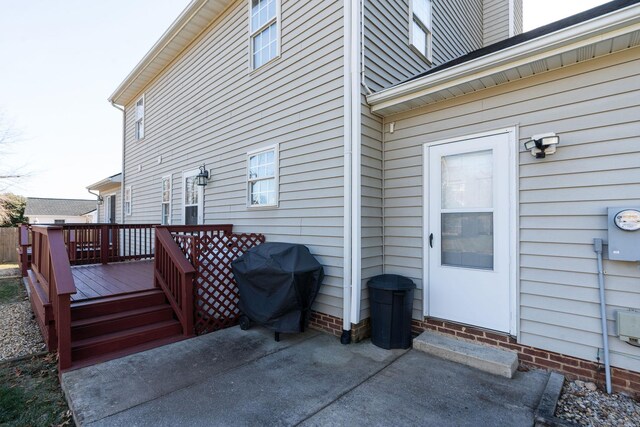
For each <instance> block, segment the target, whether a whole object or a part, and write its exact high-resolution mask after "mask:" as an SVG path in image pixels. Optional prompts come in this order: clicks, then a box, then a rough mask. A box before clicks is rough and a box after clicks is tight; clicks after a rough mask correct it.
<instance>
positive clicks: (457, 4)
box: [364, 0, 483, 92]
mask: <svg viewBox="0 0 640 427" xmlns="http://www.w3.org/2000/svg"><path fill="white" fill-rule="evenodd" d="M482 13H483V11H482V0H433V2H432V14H433V64H429V63H428V62H427V61H425V60H424V59H422V58H421V57H420V56H419V55H418V54H416V53H415V52H414V51H413V50H411V48H410V47H409V19H410V18H409V0H393V1H388V0H365V1H364V27H365V29H364V57H365V61H364V62H365V82H366V84H367V85H368V86H369V88H371V90H372V91H374V92H377V91H379V90H380V89H383V88H387V87H389V86H393V85H394V84H396V83H399V82H401V81H404V80H406V79H408V78H409V77H413V76H415V75H416V74H419V73H421V72H423V71H426V70H427V69H429V68H430V67H431V66H432V65H433V66H438V65H440V64H443V63H445V62H447V61H449V60H451V59H454V58H456V57H458V56H460V55H463V54H465V53H467V52H470V51H472V50H475V49H479V48H481V47H482V42H483V30H482V28H483V27H482V25H483V24H482Z"/></svg>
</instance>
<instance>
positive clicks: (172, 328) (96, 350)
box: [71, 321, 182, 361]
mask: <svg viewBox="0 0 640 427" xmlns="http://www.w3.org/2000/svg"><path fill="white" fill-rule="evenodd" d="M181 331H182V329H181V326H180V323H178V322H177V321H172V322H163V323H159V324H157V325H156V326H155V327H154V328H146V329H145V330H144V331H138V332H134V333H132V332H130V331H123V332H120V333H117V334H111V335H109V336H105V337H104V338H102V339H101V337H96V338H95V339H89V341H91V342H88V343H76V344H72V350H71V358H72V360H74V361H79V360H83V359H87V358H90V357H98V356H102V355H104V354H106V353H110V352H115V351H120V350H124V349H126V348H129V347H133V346H136V345H139V344H143V343H146V342H150V341H154V340H159V339H163V338H168V337H171V336H175V335H179V334H180V332H181Z"/></svg>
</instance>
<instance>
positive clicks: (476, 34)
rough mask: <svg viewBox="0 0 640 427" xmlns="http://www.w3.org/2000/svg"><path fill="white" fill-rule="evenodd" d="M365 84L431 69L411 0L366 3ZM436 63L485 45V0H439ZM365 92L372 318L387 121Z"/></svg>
mask: <svg viewBox="0 0 640 427" xmlns="http://www.w3.org/2000/svg"><path fill="white" fill-rule="evenodd" d="M363 3H364V4H363V6H364V36H363V37H364V64H365V74H364V82H365V83H366V85H367V87H368V88H369V89H370V90H372V91H374V92H375V91H378V90H380V89H382V88H386V87H389V86H392V85H394V84H396V83H398V82H401V81H403V80H406V79H407V78H409V77H412V76H414V75H416V74H419V73H420V72H423V71H425V70H426V69H428V68H430V66H431V65H430V64H428V63H427V62H425V61H424V60H423V59H421V58H420V57H419V56H418V55H417V54H416V53H415V52H414V51H413V50H411V48H410V47H409V0H394V1H385V0H365V1H364V2H363ZM432 12H433V61H434V63H433V65H435V66H437V65H440V64H442V63H444V62H447V61H449V60H451V59H454V58H456V57H458V56H460V55H464V54H465V53H467V52H470V51H472V50H475V49H478V48H480V47H482V0H473V1H468V0H433V10H432ZM365 94H366V89H365V88H364V87H363V88H362V103H361V108H362V118H361V120H362V153H361V165H362V170H361V175H362V189H361V191H362V197H361V204H362V215H361V216H362V230H361V242H362V255H361V275H362V276H361V278H362V296H361V303H360V313H361V318H363V319H364V318H367V317H368V316H369V293H368V291H367V286H366V283H367V281H368V280H369V279H370V278H371V277H373V276H376V275H378V274H382V273H383V264H384V263H383V251H382V246H383V226H382V187H383V184H382V181H383V173H382V118H381V117H380V116H376V115H375V114H373V113H371V110H370V108H369V105H368V104H367V103H366V100H365V98H364V95H365Z"/></svg>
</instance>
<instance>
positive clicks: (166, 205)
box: [160, 176, 171, 225]
mask: <svg viewBox="0 0 640 427" xmlns="http://www.w3.org/2000/svg"><path fill="white" fill-rule="evenodd" d="M160 223H161V224H162V225H169V224H171V177H170V176H164V177H162V217H161V218H160Z"/></svg>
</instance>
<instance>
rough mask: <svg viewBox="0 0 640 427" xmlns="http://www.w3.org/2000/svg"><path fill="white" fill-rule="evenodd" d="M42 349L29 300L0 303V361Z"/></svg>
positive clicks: (43, 346)
mask: <svg viewBox="0 0 640 427" xmlns="http://www.w3.org/2000/svg"><path fill="white" fill-rule="evenodd" d="M43 350H45V345H44V342H43V341H42V337H41V336H40V330H39V329H38V325H37V324H36V321H35V320H34V319H33V313H32V311H31V305H30V304H29V301H23V302H15V303H11V304H2V305H0V361H3V360H8V359H13V358H14V357H19V356H26V355H29V354H33V353H38V352H41V351H43Z"/></svg>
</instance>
